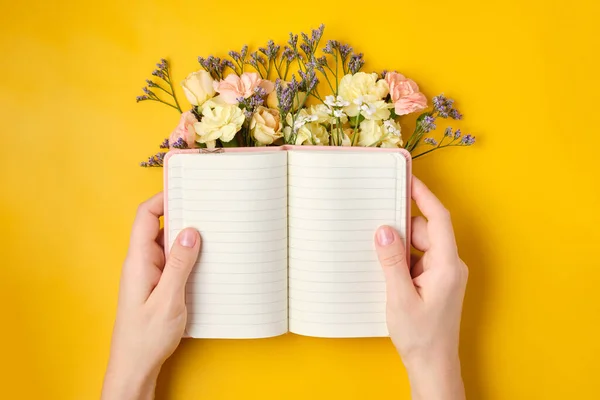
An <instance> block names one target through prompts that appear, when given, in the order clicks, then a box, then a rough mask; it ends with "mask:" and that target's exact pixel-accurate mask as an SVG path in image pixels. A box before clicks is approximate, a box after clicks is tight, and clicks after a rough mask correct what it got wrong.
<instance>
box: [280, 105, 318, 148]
mask: <svg viewBox="0 0 600 400" xmlns="http://www.w3.org/2000/svg"><path fill="white" fill-rule="evenodd" d="M286 122H287V124H288V125H289V126H286V127H285V128H284V129H283V135H284V137H285V139H286V142H289V140H290V136H291V135H293V134H294V133H295V134H296V138H295V140H294V143H293V144H295V145H301V144H305V145H328V144H329V133H328V132H327V129H326V128H325V127H324V126H323V125H322V124H321V123H319V117H318V116H317V115H310V114H309V113H308V112H307V111H306V109H302V110H300V112H299V113H298V114H297V115H296V118H295V120H294V116H293V115H292V114H291V113H290V114H288V115H287V116H286Z"/></svg>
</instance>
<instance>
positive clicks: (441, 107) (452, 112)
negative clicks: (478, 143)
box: [432, 93, 463, 120]
mask: <svg viewBox="0 0 600 400" xmlns="http://www.w3.org/2000/svg"><path fill="white" fill-rule="evenodd" d="M432 102H433V111H434V112H435V113H437V115H438V116H440V117H442V118H452V119H455V120H460V119H462V117H463V116H462V114H461V113H460V112H459V111H458V110H457V109H456V108H455V107H454V100H453V99H450V98H448V97H446V96H444V94H443V93H442V94H440V95H438V96H435V97H434V98H433V100H432Z"/></svg>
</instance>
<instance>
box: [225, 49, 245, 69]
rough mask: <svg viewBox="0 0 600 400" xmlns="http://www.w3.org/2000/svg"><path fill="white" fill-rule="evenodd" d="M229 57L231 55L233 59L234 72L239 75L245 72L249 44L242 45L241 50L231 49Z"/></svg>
mask: <svg viewBox="0 0 600 400" xmlns="http://www.w3.org/2000/svg"><path fill="white" fill-rule="evenodd" d="M229 57H231V59H232V60H233V62H232V65H233V68H232V70H233V72H234V73H235V74H236V75H238V76H240V75H242V74H243V73H244V65H245V64H246V58H247V57H248V45H247V44H245V45H244V46H242V50H240V51H239V52H238V51H234V50H231V51H230V52H229ZM225 61H227V60H225ZM227 66H228V65H227Z"/></svg>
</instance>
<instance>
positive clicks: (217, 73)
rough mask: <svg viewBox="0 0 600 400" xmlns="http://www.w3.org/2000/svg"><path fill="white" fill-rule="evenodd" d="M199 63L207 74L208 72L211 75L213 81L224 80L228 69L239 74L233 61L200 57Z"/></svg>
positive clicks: (213, 57)
mask: <svg viewBox="0 0 600 400" xmlns="http://www.w3.org/2000/svg"><path fill="white" fill-rule="evenodd" d="M198 63H199V64H200V66H201V67H202V68H204V70H205V71H206V72H208V73H209V74H210V75H211V77H212V78H213V79H215V80H218V81H220V80H222V79H223V78H224V73H225V70H226V69H227V68H230V69H232V70H233V71H234V72H237V71H236V68H235V65H233V62H231V60H227V59H221V58H220V57H215V56H208V57H207V58H204V57H198Z"/></svg>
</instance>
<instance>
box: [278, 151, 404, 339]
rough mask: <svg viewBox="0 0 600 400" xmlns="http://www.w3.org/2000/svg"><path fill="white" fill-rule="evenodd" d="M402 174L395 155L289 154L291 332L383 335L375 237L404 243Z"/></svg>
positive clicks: (382, 290)
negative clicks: (391, 235) (394, 232)
mask: <svg viewBox="0 0 600 400" xmlns="http://www.w3.org/2000/svg"><path fill="white" fill-rule="evenodd" d="M406 167H407V166H406V159H405V158H404V156H402V155H401V154H398V153H368V152H365V153H363V152H356V153H352V152H328V151H319V152H316V151H315V152H310V151H290V152H289V154H288V185H289V186H288V214H289V216H288V220H289V221H288V225H289V328H290V332H294V333H298V334H301V335H308V336H321V337H368V336H387V335H388V331H387V326H386V319H385V302H386V294H385V282H384V277H383V273H382V271H381V267H380V266H379V263H378V261H377V255H376V253H375V248H374V244H373V237H374V234H375V230H376V229H377V227H379V226H380V225H382V224H388V225H391V226H394V227H395V228H397V229H398V231H399V232H400V235H401V236H402V237H403V238H405V237H406V207H407V199H406V197H407V196H406V193H407V191H406Z"/></svg>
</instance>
